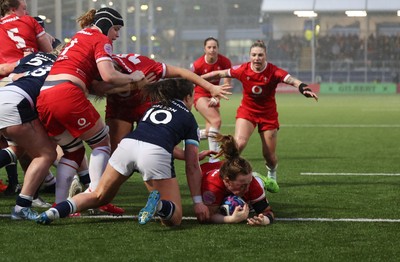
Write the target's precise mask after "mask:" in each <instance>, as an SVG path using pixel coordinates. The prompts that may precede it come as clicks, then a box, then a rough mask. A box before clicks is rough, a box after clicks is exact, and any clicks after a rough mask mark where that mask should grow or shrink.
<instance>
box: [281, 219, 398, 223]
mask: <svg viewBox="0 0 400 262" xmlns="http://www.w3.org/2000/svg"><path fill="white" fill-rule="evenodd" d="M276 220H278V221H301V222H307V221H310V222H368V223H375V222H384V223H400V219H385V218H276Z"/></svg>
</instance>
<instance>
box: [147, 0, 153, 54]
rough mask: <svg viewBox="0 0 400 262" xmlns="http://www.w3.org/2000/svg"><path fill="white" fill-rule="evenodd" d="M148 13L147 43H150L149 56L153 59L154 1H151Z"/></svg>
mask: <svg viewBox="0 0 400 262" xmlns="http://www.w3.org/2000/svg"><path fill="white" fill-rule="evenodd" d="M147 11H148V16H147V17H148V24H147V26H148V28H147V31H148V32H147V43H148V46H147V48H148V56H149V57H151V58H153V57H152V56H153V31H154V4H153V0H149V9H148V10H147Z"/></svg>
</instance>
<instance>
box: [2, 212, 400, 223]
mask: <svg viewBox="0 0 400 262" xmlns="http://www.w3.org/2000/svg"><path fill="white" fill-rule="evenodd" d="M0 217H1V218H11V215H10V214H0ZM77 218H78V219H132V220H137V218H138V217H137V216H127V215H123V216H112V215H93V216H88V215H84V216H79V217H78V216H76V217H70V218H69V219H77ZM156 220H159V218H156ZM183 220H196V218H195V217H183ZM275 220H276V221H283V222H361V223H365V222H367V223H400V219H386V218H312V217H311V218H301V217H298V218H276V219H275Z"/></svg>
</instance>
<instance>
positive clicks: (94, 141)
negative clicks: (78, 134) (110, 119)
mask: <svg viewBox="0 0 400 262" xmlns="http://www.w3.org/2000/svg"><path fill="white" fill-rule="evenodd" d="M108 130H109V128H108V126H104V127H103V129H102V130H100V132H98V133H97V134H96V135H94V136H93V137H91V138H89V139H88V140H85V142H86V143H87V144H88V145H89V146H92V145H95V144H97V143H99V142H101V141H102V140H103V139H104V138H106V137H107V136H108Z"/></svg>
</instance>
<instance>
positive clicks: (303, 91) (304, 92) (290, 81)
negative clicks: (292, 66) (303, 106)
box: [284, 75, 318, 101]
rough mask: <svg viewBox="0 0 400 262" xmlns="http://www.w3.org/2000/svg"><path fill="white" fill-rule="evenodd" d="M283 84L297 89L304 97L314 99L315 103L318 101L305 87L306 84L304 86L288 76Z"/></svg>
mask: <svg viewBox="0 0 400 262" xmlns="http://www.w3.org/2000/svg"><path fill="white" fill-rule="evenodd" d="M284 83H286V84H288V85H291V86H294V87H296V88H298V89H299V92H300V93H301V94H302V95H304V96H305V97H312V98H314V99H315V101H318V96H317V95H316V94H315V93H314V92H313V91H312V90H311V89H310V88H308V87H307V86H308V85H307V84H304V83H303V82H301V81H300V80H299V79H297V78H295V77H293V76H291V75H288V77H286V78H285V80H284Z"/></svg>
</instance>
